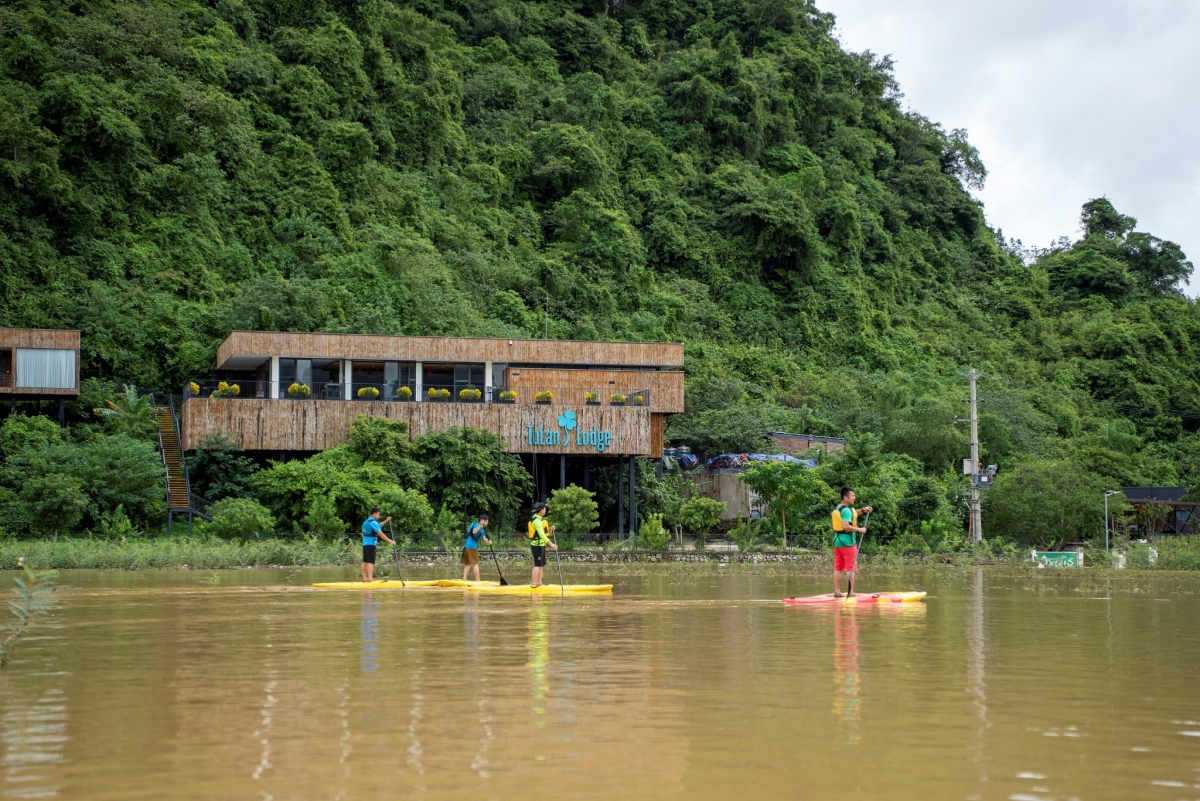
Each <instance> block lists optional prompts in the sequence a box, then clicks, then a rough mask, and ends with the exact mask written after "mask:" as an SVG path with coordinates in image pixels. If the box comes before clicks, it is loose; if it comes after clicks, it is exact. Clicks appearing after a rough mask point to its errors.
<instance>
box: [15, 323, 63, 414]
mask: <svg viewBox="0 0 1200 801" xmlns="http://www.w3.org/2000/svg"><path fill="white" fill-rule="evenodd" d="M78 397H79V332H78V331H64V330H58V329H44V328H0V399H7V400H8V406H9V413H10V414H11V413H13V412H14V411H16V407H17V402H18V401H45V400H51V401H58V422H59V424H60V425H62V424H63V423H64V422H65V420H64V417H65V401H66V400H67V399H74V398H78Z"/></svg>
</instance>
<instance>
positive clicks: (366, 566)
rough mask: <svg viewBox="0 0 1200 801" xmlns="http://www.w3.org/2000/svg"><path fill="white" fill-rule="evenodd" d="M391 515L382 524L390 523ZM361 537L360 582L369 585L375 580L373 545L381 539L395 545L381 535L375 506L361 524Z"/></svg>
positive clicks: (385, 536)
mask: <svg viewBox="0 0 1200 801" xmlns="http://www.w3.org/2000/svg"><path fill="white" fill-rule="evenodd" d="M391 519H392V517H391V515H388V516H387V517H386V518H384V520H383V522H384V523H387V522H389V521H391ZM362 537H363V542H362V546H363V560H362V580H363V581H365V582H367V583H368V584H370V583H371V582H372V581H374V580H375V545H376V544H377V543H378V542H379V539H380V538H381V537H382V538H383V541H384V542H390V543H391V544H392V545H395V544H396V541H395V540H391V539H388V535H387V534H384V533H383V526H381V525H379V507H378V506H376V507H375V508H374V509H372V510H371V514H369V515H367V519H366V520H364V521H363V524H362Z"/></svg>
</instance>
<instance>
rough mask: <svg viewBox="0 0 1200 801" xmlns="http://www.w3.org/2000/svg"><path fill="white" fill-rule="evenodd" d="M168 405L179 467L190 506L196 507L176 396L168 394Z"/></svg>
mask: <svg viewBox="0 0 1200 801" xmlns="http://www.w3.org/2000/svg"><path fill="white" fill-rule="evenodd" d="M167 406H168V408H169V409H170V410H171V425H173V426H175V444H176V445H178V447H179V469H180V470H182V471H183V481H184V484H185V485H186V486H187V500H188V508H189V509H194V508H195V507H196V505H195V504H194V503H192V476H191V473H190V472H189V471H188V466H187V459H186V458H185V457H184V453H183V437H182V436H181V435H180V432H179V418H178V417H176V416H175V396H174V395H170V394H168V395H167Z"/></svg>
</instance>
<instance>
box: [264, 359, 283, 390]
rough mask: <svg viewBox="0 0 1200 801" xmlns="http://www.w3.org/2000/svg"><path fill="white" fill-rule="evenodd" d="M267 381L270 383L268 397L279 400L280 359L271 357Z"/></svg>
mask: <svg viewBox="0 0 1200 801" xmlns="http://www.w3.org/2000/svg"><path fill="white" fill-rule="evenodd" d="M267 380H268V381H269V382H270V383H269V384H268V385H267V397H268V398H270V399H271V400H279V397H280V392H279V357H278V356H272V357H271V366H270V368H268V370H267Z"/></svg>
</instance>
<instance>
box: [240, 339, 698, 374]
mask: <svg viewBox="0 0 1200 801" xmlns="http://www.w3.org/2000/svg"><path fill="white" fill-rule="evenodd" d="M247 356H261V357H264V358H266V357H269V356H281V357H287V358H303V359H362V360H385V361H418V362H476V363H478V362H501V363H504V364H545V365H595V366H597V367H622V368H632V369H636V368H639V367H682V366H683V345H682V344H681V343H678V342H578V341H568V340H555V339H483V338H473V337H393V336H372V335H366V334H298V333H282V332H273V331H234V332H232V333H231V334H230V335H229V336H228V337H227V338H226V339H225V341H224V342H222V343H221V345H220V346H219V347H218V348H217V369H226V367H227V365H228V363H229V362H230V360H231V359H235V358H237V357H247Z"/></svg>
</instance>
